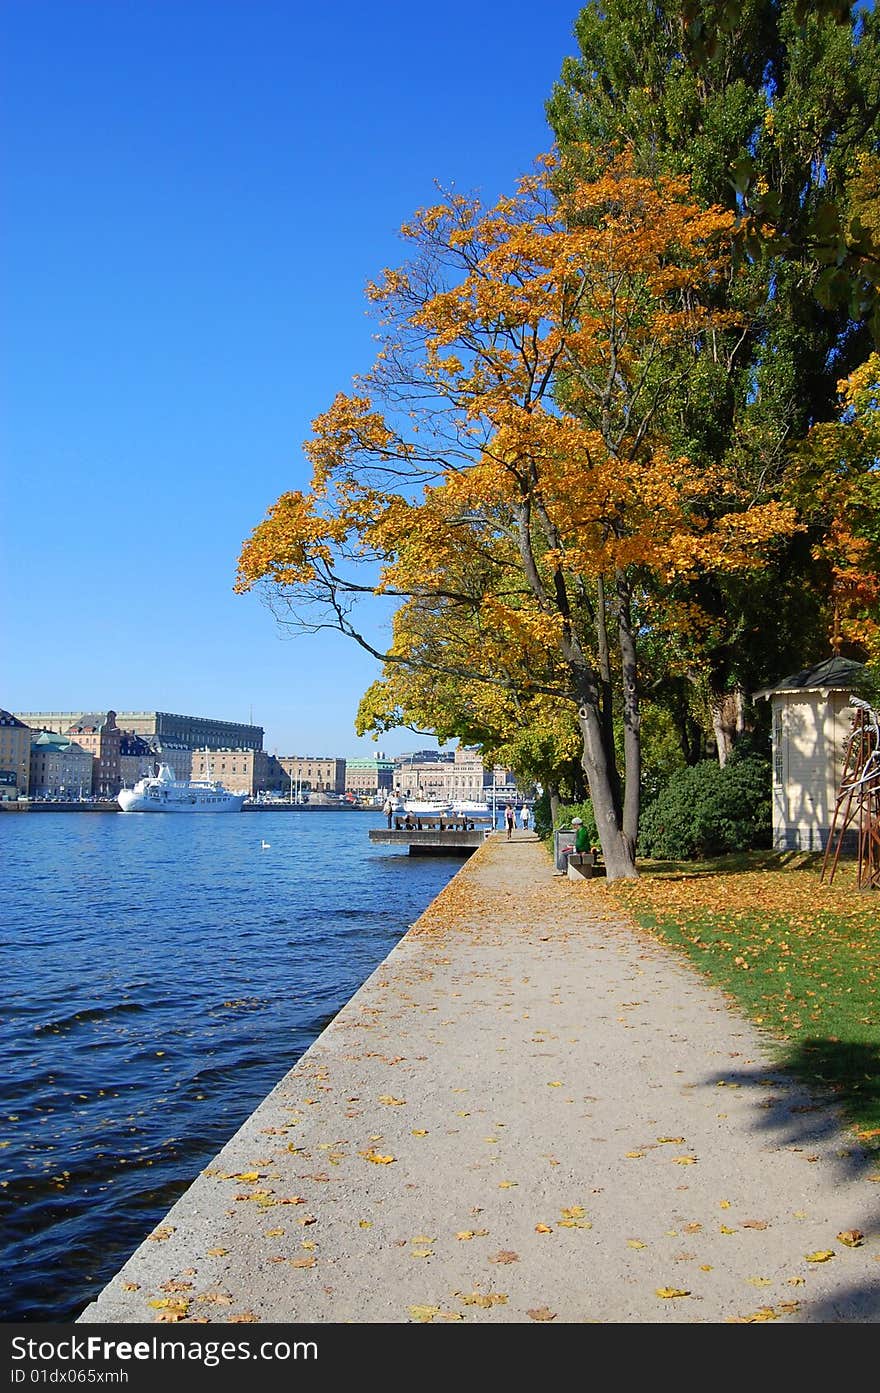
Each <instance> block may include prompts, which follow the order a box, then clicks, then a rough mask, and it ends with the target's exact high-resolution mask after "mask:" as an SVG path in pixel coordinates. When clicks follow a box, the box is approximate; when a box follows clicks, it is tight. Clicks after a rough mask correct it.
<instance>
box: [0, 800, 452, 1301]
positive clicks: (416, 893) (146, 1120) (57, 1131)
mask: <svg viewBox="0 0 880 1393" xmlns="http://www.w3.org/2000/svg"><path fill="white" fill-rule="evenodd" d="M380 821H381V820H380V819H379V818H378V816H377V817H376V818H373V817H371V816H370V815H367V814H356V813H320V814H315V813H312V814H309V813H300V814H296V813H293V814H291V813H266V814H261V815H260V816H259V817H256V815H244V816H242V817H219V818H207V817H192V818H186V817H170V818H163V817H161V816H158V817H152V818H151V817H140V818H126V817H121V816H117V815H110V814H107V815H101V814H90V815H89V816H75V815H71V814H63V813H45V814H41V815H40V816H39V817H35V816H34V817H3V818H0V839H2V843H3V845H2V846H0V855H2V856H3V857H4V868H5V869H4V914H5V917H6V919H7V922H8V923H12V924H14V925H15V933H14V934H11V935H9V936H8V937H7V939H6V941H5V942H4V943H2V944H0V958H2V973H3V978H4V987H5V990H4V999H3V1002H2V1005H0V1065H2V1067H0V1117H2V1118H3V1119H4V1121H3V1124H2V1127H0V1143H3V1145H2V1146H0V1187H2V1188H0V1203H2V1204H3V1206H4V1208H5V1210H6V1216H5V1218H4V1222H3V1226H2V1230H0V1232H2V1242H3V1244H4V1251H3V1259H2V1262H0V1309H2V1310H3V1313H4V1318H5V1319H7V1320H46V1321H66V1320H70V1319H72V1318H73V1317H74V1316H75V1315H76V1314H78V1312H79V1311H80V1310H81V1309H82V1308H83V1306H84V1305H85V1304H86V1303H87V1302H88V1301H90V1300H92V1299H93V1298H94V1296H95V1295H96V1294H97V1292H98V1291H99V1290H100V1288H101V1286H102V1285H103V1284H104V1283H105V1282H106V1281H107V1280H108V1279H109V1277H110V1276H111V1275H112V1274H113V1273H114V1272H115V1271H116V1270H117V1269H118V1268H119V1266H120V1265H121V1264H122V1262H123V1261H124V1260H125V1258H126V1257H127V1256H128V1255H129V1253H130V1252H131V1251H132V1250H133V1248H134V1247H136V1246H137V1244H138V1243H139V1242H140V1241H141V1240H142V1239H143V1237H144V1236H145V1234H146V1233H148V1232H149V1230H150V1229H151V1228H152V1227H153V1226H154V1225H155V1223H156V1222H157V1221H158V1220H159V1219H160V1218H161V1216H162V1215H163V1214H164V1213H165V1211H166V1210H167V1209H168V1207H169V1205H170V1204H171V1203H173V1201H174V1200H175V1199H176V1198H177V1196H178V1195H179V1194H180V1193H181V1192H182V1190H183V1189H184V1188H185V1187H186V1185H187V1184H188V1183H189V1182H190V1181H191V1180H192V1179H193V1178H194V1176H195V1175H196V1174H197V1173H198V1171H199V1170H200V1169H201V1168H202V1167H203V1166H204V1165H205V1164H206V1163H207V1162H208V1161H209V1160H210V1158H211V1157H212V1156H213V1155H214V1154H215V1153H216V1151H217V1150H218V1149H219V1148H220V1146H222V1145H223V1143H224V1142H225V1141H226V1140H227V1138H228V1137H229V1136H231V1135H232V1133H233V1132H234V1131H235V1130H236V1128H237V1127H238V1126H239V1125H240V1124H241V1122H242V1121H243V1120H244V1118H245V1117H246V1116H247V1115H248V1114H249V1113H250V1112H251V1111H252V1110H253V1108H254V1107H255V1106H256V1104H257V1103H258V1102H260V1101H261V1099H262V1098H263V1097H264V1096H265V1095H266V1093H268V1092H269V1090H270V1089H271V1088H272V1087H274V1085H275V1084H276V1083H277V1082H278V1080H279V1079H280V1078H281V1076H282V1075H283V1074H284V1073H285V1072H286V1071H287V1070H288V1069H289V1068H291V1066H292V1065H293V1064H294V1063H295V1062H296V1060H297V1058H298V1057H299V1055H300V1054H301V1053H302V1052H303V1051H304V1050H305V1049H307V1048H308V1046H309V1045H310V1044H311V1042H312V1040H313V1039H314V1038H315V1036H316V1035H317V1034H318V1033H319V1032H320V1031H321V1030H322V1029H323V1028H324V1027H325V1026H326V1025H327V1024H328V1023H329V1022H330V1021H331V1020H332V1019H333V1017H334V1016H335V1015H336V1013H337V1012H338V1010H339V1009H340V1007H341V1006H342V1005H344V1003H345V1001H346V1000H348V998H349V997H350V996H351V994H352V993H353V992H354V991H355V990H356V989H357V987H358V986H359V985H360V983H361V982H362V981H363V980H364V979H365V978H366V977H367V976H368V975H369V973H370V972H371V971H372V970H373V968H374V967H376V966H377V965H378V963H379V962H380V961H381V960H382V958H384V957H385V955H386V954H387V952H388V950H389V947H390V945H391V943H392V942H393V941H395V940H396V939H397V938H399V937H400V935H401V934H403V933H404V932H405V931H406V929H407V927H408V926H409V924H411V923H412V921H413V920H414V919H415V918H416V917H417V916H418V914H419V913H420V912H421V910H422V909H424V907H425V906H426V905H427V904H428V903H429V902H430V900H431V899H433V897H434V896H435V895H436V894H437V893H438V891H439V890H440V889H441V888H442V886H443V885H444V884H446V882H447V881H448V880H449V878H450V876H451V875H453V874H454V872H455V871H456V870H457V869H458V867H459V865H460V862H458V861H446V860H439V859H438V860H434V859H432V858H425V859H424V860H422V859H420V858H412V859H411V858H410V857H408V856H407V855H405V854H403V855H398V854H391V855H389V854H388V853H387V852H380V851H378V849H377V850H373V849H372V848H371V847H370V845H369V840H368V837H367V829H368V827H370V826H378V825H380ZM263 837H265V839H266V840H267V841H270V842H271V843H272V855H271V856H269V855H268V854H267V855H260V848H259V844H260V841H261V839H262V838H263ZM340 849H342V851H343V852H344V856H342V857H341V856H340ZM353 887H354V891H355V894H356V897H357V901H356V903H352V889H353ZM59 1274H63V1275H62V1276H60V1277H59Z"/></svg>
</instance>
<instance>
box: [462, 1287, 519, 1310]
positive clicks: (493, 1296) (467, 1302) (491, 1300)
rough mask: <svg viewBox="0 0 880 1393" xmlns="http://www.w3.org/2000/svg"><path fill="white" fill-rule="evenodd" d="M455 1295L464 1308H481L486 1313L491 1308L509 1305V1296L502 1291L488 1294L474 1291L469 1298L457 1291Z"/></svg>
mask: <svg viewBox="0 0 880 1393" xmlns="http://www.w3.org/2000/svg"><path fill="white" fill-rule="evenodd" d="M455 1295H456V1296H457V1297H458V1299H459V1301H460V1302H461V1303H462V1304H463V1305H464V1306H480V1307H482V1309H483V1310H485V1311H488V1309H489V1307H490V1306H506V1305H507V1296H506V1295H505V1293H504V1292H501V1291H492V1292H486V1293H483V1292H481V1291H474V1292H471V1293H470V1295H469V1296H465V1294H464V1292H461V1291H457V1292H456V1293H455Z"/></svg>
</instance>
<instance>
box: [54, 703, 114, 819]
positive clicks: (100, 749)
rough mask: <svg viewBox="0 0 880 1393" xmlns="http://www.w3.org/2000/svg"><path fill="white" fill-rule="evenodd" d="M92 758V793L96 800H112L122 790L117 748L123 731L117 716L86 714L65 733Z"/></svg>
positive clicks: (110, 713) (112, 713)
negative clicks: (117, 722) (118, 723)
mask: <svg viewBox="0 0 880 1393" xmlns="http://www.w3.org/2000/svg"><path fill="white" fill-rule="evenodd" d="M65 733H66V734H67V735H69V736H71V737H72V738H73V739H74V740H75V741H76V743H77V744H78V745H81V746H82V748H83V749H84V750H87V751H88V752H89V754H90V755H91V756H92V793H93V794H94V795H95V796H96V797H97V798H115V797H116V795H117V793H118V792H119V790H120V788H121V787H122V776H121V771H120V764H119V747H120V743H121V741H122V731H121V730H120V729H119V727H118V725H117V724H116V712H115V711H108V712H107V713H106V714H105V715H103V716H102V715H101V714H100V713H98V712H94V713H93V712H86V714H85V715H83V716H80V718H79V720H77V721H74V722H73V724H72V725H71V726H70V727H69V728H68V730H67V731H66V732H65Z"/></svg>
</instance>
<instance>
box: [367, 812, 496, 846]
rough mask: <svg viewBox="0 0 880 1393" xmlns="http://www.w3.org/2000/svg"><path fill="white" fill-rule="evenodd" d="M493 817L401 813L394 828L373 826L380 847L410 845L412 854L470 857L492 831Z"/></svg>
mask: <svg viewBox="0 0 880 1393" xmlns="http://www.w3.org/2000/svg"><path fill="white" fill-rule="evenodd" d="M492 827H493V819H492V818H491V817H455V816H454V815H453V814H450V815H448V816H447V815H445V814H444V816H442V817H424V816H421V817H420V816H419V815H418V814H416V813H411V814H409V816H406V817H404V816H398V817H395V818H394V819H393V825H392V826H391V827H371V828H370V841H371V842H374V843H376V844H378V845H379V846H408V847H409V854H410V856H470V854H471V852H472V851H476V849H477V847H478V846H482V845H483V842H484V841H485V840H486V838H487V837H488V836H489V833H490V832H491V831H492Z"/></svg>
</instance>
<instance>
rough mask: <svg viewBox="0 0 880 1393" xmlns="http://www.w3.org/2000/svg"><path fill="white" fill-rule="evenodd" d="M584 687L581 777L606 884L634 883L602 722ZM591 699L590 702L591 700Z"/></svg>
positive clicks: (632, 860) (632, 859)
mask: <svg viewBox="0 0 880 1393" xmlns="http://www.w3.org/2000/svg"><path fill="white" fill-rule="evenodd" d="M591 685H592V684H589V683H588V682H585V683H584V688H585V690H584V691H583V699H582V700H581V704H580V708H579V710H578V725H579V726H580V729H581V736H582V738H583V742H584V757H583V763H584V773H585V774H586V776H587V783H588V784H589V786H590V801H591V802H592V804H593V813H594V814H595V817H596V827H597V829H598V832H599V843H600V845H601V847H602V858H603V860H604V862H605V874H606V876H607V878H608V879H609V880H634V879H635V878H636V875H637V874H638V873H637V871H636V863H635V856H634V855H633V851H632V847H631V846H630V844H629V841H628V839H627V838H626V837H625V836H624V834H623V829H622V827H621V825H620V814H619V811H618V808H617V806H616V804H615V799H614V793H613V789H612V782H611V771H610V769H609V764H608V758H607V754H606V750H605V741H604V739H603V731H602V719H601V716H600V714H599V709H598V705H597V703H596V700H595V696H594V693H593V692H592V691H590V690H589V689H588V688H589V686H591ZM591 698H592V699H591Z"/></svg>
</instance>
